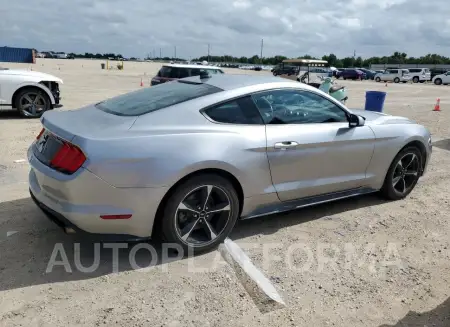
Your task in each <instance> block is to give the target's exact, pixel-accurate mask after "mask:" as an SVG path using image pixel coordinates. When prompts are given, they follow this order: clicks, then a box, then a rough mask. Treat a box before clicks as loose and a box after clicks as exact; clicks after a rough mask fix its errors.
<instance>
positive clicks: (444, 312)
mask: <svg viewBox="0 0 450 327" xmlns="http://www.w3.org/2000/svg"><path fill="white" fill-rule="evenodd" d="M424 326H429V327H431V326H433V327H449V326H450V297H449V298H448V299H447V300H446V301H445V302H443V303H441V304H440V305H439V306H437V307H436V308H434V309H433V310H430V311H427V312H423V313H419V312H413V311H410V312H408V314H407V315H406V316H405V317H404V318H403V319H401V320H399V321H398V322H397V323H396V324H395V325H382V326H379V327H424Z"/></svg>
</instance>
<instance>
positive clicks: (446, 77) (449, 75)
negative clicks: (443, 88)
mask: <svg viewBox="0 0 450 327" xmlns="http://www.w3.org/2000/svg"><path fill="white" fill-rule="evenodd" d="M432 82H433V83H434V84H436V85H441V84H444V85H447V84H450V71H448V72H446V73H444V74H440V75H436V76H434V77H433V79H432Z"/></svg>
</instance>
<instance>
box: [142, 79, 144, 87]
mask: <svg viewBox="0 0 450 327" xmlns="http://www.w3.org/2000/svg"><path fill="white" fill-rule="evenodd" d="M143 86H144V81H143V80H142V78H141V87H143Z"/></svg>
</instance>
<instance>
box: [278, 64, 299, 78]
mask: <svg viewBox="0 0 450 327" xmlns="http://www.w3.org/2000/svg"><path fill="white" fill-rule="evenodd" d="M297 72H298V69H297V67H295V66H283V67H281V66H277V67H275V68H274V69H272V73H273V76H278V75H296V74H297Z"/></svg>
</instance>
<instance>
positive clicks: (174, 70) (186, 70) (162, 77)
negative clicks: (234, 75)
mask: <svg viewBox="0 0 450 327" xmlns="http://www.w3.org/2000/svg"><path fill="white" fill-rule="evenodd" d="M199 66H200V67H199ZM203 72H207V73H209V74H224V72H223V70H222V69H220V68H219V67H216V66H205V65H202V64H201V63H200V64H197V65H183V64H164V65H163V66H162V67H161V69H160V70H159V71H158V74H157V75H156V76H155V77H153V78H152V80H151V83H150V84H151V85H152V86H154V85H158V84H162V83H165V82H169V81H173V80H176V79H180V78H185V77H190V76H199V75H200V74H202V73H203Z"/></svg>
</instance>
